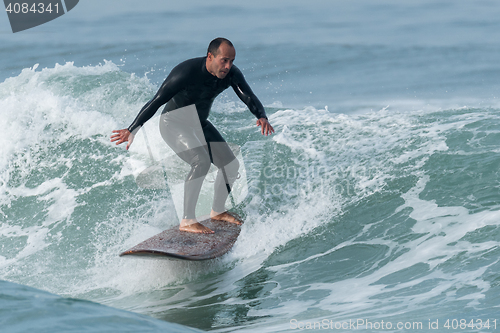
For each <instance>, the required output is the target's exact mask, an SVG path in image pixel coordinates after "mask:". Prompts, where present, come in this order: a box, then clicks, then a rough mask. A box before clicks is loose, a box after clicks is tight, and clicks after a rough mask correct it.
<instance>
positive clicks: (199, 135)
mask: <svg viewBox="0 0 500 333" xmlns="http://www.w3.org/2000/svg"><path fill="white" fill-rule="evenodd" d="M229 86H231V87H233V89H234V91H235V93H236V95H238V97H239V98H240V99H241V100H242V101H243V102H244V103H245V104H246V105H247V107H248V108H249V109H250V111H251V112H252V113H253V114H254V115H255V116H256V117H257V118H258V119H259V118H267V117H266V113H265V111H264V107H263V106H262V103H261V102H260V101H259V100H258V98H257V97H256V96H255V95H254V94H253V92H252V90H251V88H250V86H249V85H248V84H247V82H246V81H245V78H244V77H243V74H242V73H241V71H240V70H239V69H238V68H237V67H236V66H234V65H233V66H232V67H231V69H230V71H229V72H228V74H227V75H226V77H225V78H223V79H219V78H217V77H216V76H214V75H212V74H210V73H209V72H208V70H207V68H206V57H199V58H194V59H189V60H186V61H184V62H182V63H181V64H179V65H177V66H176V67H175V68H174V69H173V70H172V71H171V72H170V74H169V75H168V77H167V78H166V80H165V82H163V84H162V85H161V87H160V89H159V90H158V92H157V93H156V95H155V96H154V97H153V99H151V100H150V101H149V102H148V103H146V105H145V106H144V107H143V108H142V109H141V111H140V112H139V114H138V115H137V117H136V119H135V120H134V122H133V123H132V124H131V125H130V126H129V127H128V130H129V131H130V132H131V133H134V134H135V133H136V132H137V130H138V129H139V128H140V127H141V126H142V125H143V124H144V123H145V122H146V121H148V120H149V119H151V117H153V115H154V114H155V113H156V111H157V110H158V109H159V108H160V106H162V105H163V104H165V103H166V105H165V108H164V109H163V112H162V116H161V119H160V132H161V134H162V137H163V139H164V140H165V142H166V143H167V144H168V145H169V146H170V147H171V148H172V149H173V150H174V151H175V152H176V153H177V155H178V156H179V157H180V158H182V159H183V160H184V161H185V162H187V163H189V164H190V165H191V170H190V172H189V174H188V176H187V178H186V181H185V184H184V216H183V218H187V219H194V218H196V215H195V207H196V202H197V201H198V196H199V193H200V190H201V185H202V183H203V180H204V178H205V176H206V175H207V173H208V170H209V168H210V164H211V163H214V165H215V166H217V168H218V169H219V170H218V173H217V177H216V180H215V195H214V202H213V206H212V209H213V210H214V211H216V212H223V211H225V208H224V203H225V201H226V199H227V196H228V193H229V191H230V190H231V186H232V184H233V182H234V180H235V179H236V177H237V174H238V167H239V165H238V160H237V159H236V158H235V156H234V155H233V153H232V151H231V149H230V148H229V147H228V145H227V143H226V141H225V140H224V138H223V137H222V136H221V134H220V133H219V132H218V131H217V129H216V128H215V127H214V126H213V125H212V124H211V123H210V122H209V121H208V115H209V113H210V109H211V107H212V104H213V101H214V99H215V98H216V97H217V96H218V95H219V94H220V93H221V92H223V91H224V90H226V89H227V88H229Z"/></svg>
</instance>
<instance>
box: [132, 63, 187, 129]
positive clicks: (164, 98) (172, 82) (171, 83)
mask: <svg viewBox="0 0 500 333" xmlns="http://www.w3.org/2000/svg"><path fill="white" fill-rule="evenodd" d="M179 67H180V66H177V67H175V68H174V69H173V70H172V72H170V74H169V75H168V77H167V78H166V79H165V81H164V82H163V84H162V85H161V87H160V89H158V92H157V93H156V95H155V96H154V97H153V98H152V99H151V100H150V101H149V102H147V103H146V105H144V106H143V107H142V109H141V111H140V112H139V114H138V115H137V117H136V118H135V120H134V121H133V122H132V124H131V125H130V126H129V127H128V130H129V131H130V132H131V133H134V134H135V132H137V130H138V129H139V128H140V127H141V126H142V125H144V123H145V122H146V121H148V120H149V119H151V118H152V117H153V116H154V114H155V113H156V111H158V109H159V108H160V106H162V105H163V104H165V103H167V102H168V101H169V100H170V99H171V98H172V97H174V96H175V94H177V93H178V92H179V91H180V90H181V89H182V88H183V75H182V74H183V73H182V70H181V69H180V68H179Z"/></svg>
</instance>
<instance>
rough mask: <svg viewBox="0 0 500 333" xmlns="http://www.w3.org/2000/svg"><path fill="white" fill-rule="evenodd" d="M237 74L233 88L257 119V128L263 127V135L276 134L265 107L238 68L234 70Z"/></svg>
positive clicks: (233, 80)
mask: <svg viewBox="0 0 500 333" xmlns="http://www.w3.org/2000/svg"><path fill="white" fill-rule="evenodd" d="M232 69H233V70H234V71H235V73H234V75H233V77H232V81H231V86H232V87H233V90H234V92H235V93H236V95H238V97H239V98H240V99H241V100H242V101H243V103H245V104H246V106H247V107H248V109H249V110H250V112H252V113H253V114H254V115H255V116H256V117H257V126H261V127H262V128H261V133H262V134H263V135H269V134H272V133H274V128H273V127H272V126H271V124H270V123H269V121H268V120H267V116H266V111H265V110H264V106H263V105H262V103H261V102H260V101H259V99H258V98H257V96H255V94H254V93H253V91H252V89H251V88H250V86H249V85H248V83H247V82H246V80H245V77H244V76H243V73H241V71H240V70H239V69H238V68H237V67H236V66H233V68H232Z"/></svg>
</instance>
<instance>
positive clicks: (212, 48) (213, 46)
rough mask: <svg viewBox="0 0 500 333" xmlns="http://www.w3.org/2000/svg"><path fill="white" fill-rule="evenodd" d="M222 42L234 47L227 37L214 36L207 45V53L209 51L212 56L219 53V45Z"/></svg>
mask: <svg viewBox="0 0 500 333" xmlns="http://www.w3.org/2000/svg"><path fill="white" fill-rule="evenodd" d="M222 43H226V44H227V45H229V46H231V47H234V46H233V43H231V41H230V40H229V39H227V38H224V37H218V38H215V39H214V40H213V41H211V42H210V44H209V45H208V49H207V55H208V54H209V53H212V54H213V55H214V57H216V56H217V54H219V47H220V45H221V44H222Z"/></svg>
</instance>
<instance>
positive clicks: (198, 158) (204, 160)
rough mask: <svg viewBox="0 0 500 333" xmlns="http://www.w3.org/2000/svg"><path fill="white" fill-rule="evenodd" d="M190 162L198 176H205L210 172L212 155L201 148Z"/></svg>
mask: <svg viewBox="0 0 500 333" xmlns="http://www.w3.org/2000/svg"><path fill="white" fill-rule="evenodd" d="M190 164H191V168H193V169H194V172H195V174H196V176H197V177H204V176H206V175H207V174H208V171H209V170H210V165H211V164H212V163H211V161H210V155H209V154H208V153H207V152H206V151H201V150H200V151H199V152H198V153H197V154H196V155H195V156H194V158H193V159H192V161H191V163H190Z"/></svg>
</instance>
